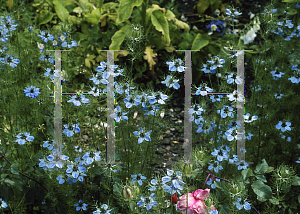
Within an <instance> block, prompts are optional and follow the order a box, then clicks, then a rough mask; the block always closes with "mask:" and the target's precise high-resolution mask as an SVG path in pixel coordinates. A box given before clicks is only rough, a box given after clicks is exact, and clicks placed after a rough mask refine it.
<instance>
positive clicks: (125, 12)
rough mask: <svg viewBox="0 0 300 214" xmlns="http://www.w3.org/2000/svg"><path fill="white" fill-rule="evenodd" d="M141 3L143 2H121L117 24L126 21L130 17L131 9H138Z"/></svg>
mask: <svg viewBox="0 0 300 214" xmlns="http://www.w3.org/2000/svg"><path fill="white" fill-rule="evenodd" d="M142 3H143V0H122V1H121V2H120V5H119V10H118V22H117V24H118V23H122V22H124V21H125V20H128V19H129V17H130V16H131V13H132V10H133V7H135V6H137V7H139V6H141V5H142Z"/></svg>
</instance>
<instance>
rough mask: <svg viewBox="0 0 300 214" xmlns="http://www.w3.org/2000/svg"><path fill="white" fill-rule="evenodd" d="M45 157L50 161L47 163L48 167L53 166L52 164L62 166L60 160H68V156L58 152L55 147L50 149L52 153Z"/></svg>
mask: <svg viewBox="0 0 300 214" xmlns="http://www.w3.org/2000/svg"><path fill="white" fill-rule="evenodd" d="M47 159H48V160H49V161H50V162H49V164H48V167H49V168H51V169H52V168H53V167H54V166H57V167H58V168H60V169H61V168H62V167H63V163H62V160H68V159H69V157H68V156H66V155H61V154H60V152H59V151H58V150H56V149H53V150H52V155H48V156H47Z"/></svg>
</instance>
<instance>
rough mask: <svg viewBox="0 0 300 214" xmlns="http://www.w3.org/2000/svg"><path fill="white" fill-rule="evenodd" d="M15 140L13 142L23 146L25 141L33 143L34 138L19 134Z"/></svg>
mask: <svg viewBox="0 0 300 214" xmlns="http://www.w3.org/2000/svg"><path fill="white" fill-rule="evenodd" d="M17 138H18V139H17V140H14V142H18V144H19V145H24V144H25V143H26V141H33V139H34V137H33V136H30V133H27V132H25V133H19V134H18V135H17Z"/></svg>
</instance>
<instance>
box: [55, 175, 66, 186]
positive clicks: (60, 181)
mask: <svg viewBox="0 0 300 214" xmlns="http://www.w3.org/2000/svg"><path fill="white" fill-rule="evenodd" d="M56 180H58V181H59V184H63V183H65V180H64V179H63V176H62V175H59V176H58V177H57V178H56Z"/></svg>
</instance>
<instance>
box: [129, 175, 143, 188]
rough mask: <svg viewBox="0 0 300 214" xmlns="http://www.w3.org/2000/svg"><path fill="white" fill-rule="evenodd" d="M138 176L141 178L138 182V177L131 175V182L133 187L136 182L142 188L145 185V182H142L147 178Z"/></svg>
mask: <svg viewBox="0 0 300 214" xmlns="http://www.w3.org/2000/svg"><path fill="white" fill-rule="evenodd" d="M138 175H139V176H140V178H141V179H140V180H137V175H131V177H132V178H133V179H132V180H131V185H133V184H134V183H135V182H138V183H139V185H140V186H142V185H143V181H142V180H145V179H147V177H145V176H142V174H141V173H139V174H138Z"/></svg>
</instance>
